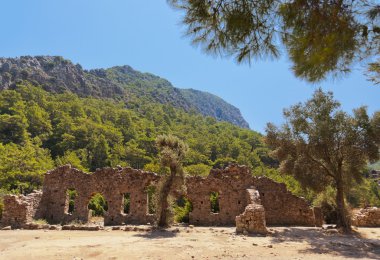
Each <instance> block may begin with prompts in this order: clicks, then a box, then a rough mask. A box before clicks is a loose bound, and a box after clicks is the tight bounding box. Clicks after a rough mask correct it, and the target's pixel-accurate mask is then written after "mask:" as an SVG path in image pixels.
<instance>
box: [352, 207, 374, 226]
mask: <svg viewBox="0 0 380 260" xmlns="http://www.w3.org/2000/svg"><path fill="white" fill-rule="evenodd" d="M352 224H353V225H354V226H358V227H380V208H376V207H373V208H365V209H361V210H360V211H359V212H357V213H356V214H355V215H354V216H353V217H352Z"/></svg>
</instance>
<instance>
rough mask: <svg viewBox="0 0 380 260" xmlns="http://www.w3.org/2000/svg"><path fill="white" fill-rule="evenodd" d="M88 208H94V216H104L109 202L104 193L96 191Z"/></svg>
mask: <svg viewBox="0 0 380 260" xmlns="http://www.w3.org/2000/svg"><path fill="white" fill-rule="evenodd" d="M88 209H90V210H92V216H104V213H105V212H106V211H107V210H108V203H107V201H106V200H105V199H104V197H103V196H102V194H100V193H96V194H95V195H94V196H92V198H91V200H90V202H89V203H88Z"/></svg>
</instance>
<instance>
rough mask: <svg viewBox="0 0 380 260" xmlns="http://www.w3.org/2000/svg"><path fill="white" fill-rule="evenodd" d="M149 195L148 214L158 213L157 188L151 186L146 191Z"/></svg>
mask: <svg viewBox="0 0 380 260" xmlns="http://www.w3.org/2000/svg"><path fill="white" fill-rule="evenodd" d="M146 194H147V207H148V208H147V212H148V214H154V213H156V203H155V200H156V196H155V195H156V187H155V186H149V187H148V188H147V189H146Z"/></svg>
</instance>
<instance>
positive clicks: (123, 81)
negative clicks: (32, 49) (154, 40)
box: [0, 56, 249, 128]
mask: <svg viewBox="0 0 380 260" xmlns="http://www.w3.org/2000/svg"><path fill="white" fill-rule="evenodd" d="M20 80H28V81H30V82H33V83H34V84H35V85H40V86H42V88H43V89H45V90H46V91H49V92H53V93H64V92H72V93H74V94H77V95H78V96H80V97H97V98H112V99H115V100H123V101H125V102H126V104H127V105H128V107H136V106H140V105H142V104H144V103H146V102H149V103H159V104H170V105H172V106H174V107H175V108H180V109H183V110H184V111H187V112H189V111H192V110H194V111H196V112H198V113H201V114H202V115H205V116H212V117H214V118H216V119H217V120H219V121H227V122H230V123H233V124H235V125H237V126H240V127H245V128H248V127H249V126H248V123H247V122H246V121H245V120H244V118H243V117H242V115H241V113H240V111H239V109H237V108H236V107H234V106H232V105H230V104H228V103H227V102H225V101H224V100H223V99H221V98H219V97H217V96H215V95H212V94H209V93H205V92H202V91H195V90H192V89H188V90H184V89H179V88H175V87H173V86H172V84H171V83H170V82H169V81H167V80H166V79H162V78H160V77H158V76H155V75H153V74H150V73H141V72H139V71H136V70H134V69H132V68H131V67H130V66H117V67H112V68H109V69H95V70H89V71H87V70H83V69H82V67H81V65H79V64H77V65H74V64H73V63H72V62H71V61H69V60H65V59H64V58H62V57H58V56H55V57H52V56H36V57H31V56H23V57H20V58H0V90H1V89H7V88H9V87H11V86H13V85H14V84H15V83H17V82H18V81H20Z"/></svg>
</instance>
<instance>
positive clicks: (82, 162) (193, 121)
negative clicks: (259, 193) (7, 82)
mask: <svg viewBox="0 0 380 260" xmlns="http://www.w3.org/2000/svg"><path fill="white" fill-rule="evenodd" d="M163 133H165V134H168V133H172V134H174V135H176V136H178V137H179V138H181V139H183V140H184V141H185V142H186V143H187V144H188V145H189V147H190V150H189V153H188V155H187V157H186V161H185V164H184V165H185V171H186V172H188V173H190V174H206V173H207V172H208V171H209V170H210V169H211V167H218V166H223V164H224V163H226V162H228V161H237V162H238V163H241V164H246V165H249V166H251V167H252V168H253V169H258V170H262V169H263V168H265V167H267V166H270V165H274V164H275V162H274V161H273V160H272V159H271V158H270V157H269V156H268V150H267V149H266V148H265V147H264V145H263V142H262V136H261V135H260V134H258V133H256V132H254V131H251V130H249V129H244V128H240V127H237V126H234V125H232V124H230V123H226V122H218V121H217V120H216V119H214V118H212V117H204V116H202V115H200V114H198V113H196V112H190V113H188V112H185V111H183V110H182V109H176V108H174V107H173V106H171V105H162V104H157V103H152V104H149V103H148V102H147V103H145V104H144V105H140V106H139V107H138V108H135V109H129V108H126V105H125V103H124V102H123V101H119V102H117V101H114V100H113V99H96V98H90V97H78V96H77V95H76V94H73V93H63V94H56V93H50V92H47V91H45V90H43V89H42V88H41V87H39V86H33V85H32V84H31V83H27V82H24V83H23V84H18V85H17V86H14V87H13V88H12V89H8V90H2V91H0V183H1V187H2V188H3V189H5V190H8V191H15V192H21V193H25V192H29V191H31V190H32V189H34V188H37V187H39V186H40V185H41V181H42V174H43V173H44V172H46V171H47V170H49V169H51V168H53V167H55V166H58V165H62V164H66V163H71V164H73V165H74V166H75V167H78V168H80V169H83V170H86V171H93V170H95V169H96V168H99V167H104V166H117V165H121V166H126V165H129V166H131V167H133V168H141V169H147V170H153V171H156V172H160V171H162V170H164V169H160V166H159V164H158V162H157V150H156V147H155V138H156V136H157V135H159V134H163Z"/></svg>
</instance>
